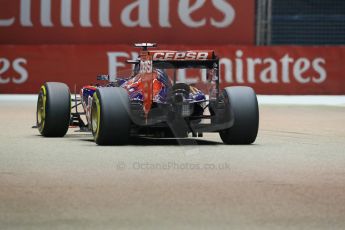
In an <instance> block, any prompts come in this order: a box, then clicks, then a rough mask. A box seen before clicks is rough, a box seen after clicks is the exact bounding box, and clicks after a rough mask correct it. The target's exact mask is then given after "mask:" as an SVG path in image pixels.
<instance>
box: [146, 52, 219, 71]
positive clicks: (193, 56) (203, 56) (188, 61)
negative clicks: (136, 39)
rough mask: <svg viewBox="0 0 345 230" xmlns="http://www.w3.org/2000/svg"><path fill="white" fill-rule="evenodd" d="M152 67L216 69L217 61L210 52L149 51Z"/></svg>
mask: <svg viewBox="0 0 345 230" xmlns="http://www.w3.org/2000/svg"><path fill="white" fill-rule="evenodd" d="M148 55H149V56H150V57H151V60H152V64H153V67H155V68H160V69H175V68H176V69H179V68H201V69H212V68H218V65H219V59H218V58H217V56H216V55H215V53H214V51H212V50H192V51H166V50H155V51H149V52H148Z"/></svg>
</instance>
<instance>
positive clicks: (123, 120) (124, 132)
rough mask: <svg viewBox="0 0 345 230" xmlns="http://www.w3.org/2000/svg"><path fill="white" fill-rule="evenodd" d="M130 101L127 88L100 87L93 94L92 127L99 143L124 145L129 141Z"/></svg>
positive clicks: (95, 138)
mask: <svg viewBox="0 0 345 230" xmlns="http://www.w3.org/2000/svg"><path fill="white" fill-rule="evenodd" d="M129 111H130V103H129V98H128V94H127V92H126V90H125V89H123V88H119V87H104V88H98V89H97V90H96V92H95V93H94V95H93V100H92V108H91V127H92V134H93V136H94V140H95V142H96V143H97V144H98V145H123V144H126V143H128V141H129V136H130V127H131V119H130V116H129Z"/></svg>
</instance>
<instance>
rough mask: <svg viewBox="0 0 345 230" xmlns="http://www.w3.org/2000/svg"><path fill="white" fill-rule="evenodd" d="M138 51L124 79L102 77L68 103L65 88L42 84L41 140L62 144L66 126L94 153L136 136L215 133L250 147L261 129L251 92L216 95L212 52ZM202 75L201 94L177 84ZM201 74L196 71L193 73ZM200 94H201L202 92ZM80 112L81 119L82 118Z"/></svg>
mask: <svg viewBox="0 0 345 230" xmlns="http://www.w3.org/2000/svg"><path fill="white" fill-rule="evenodd" d="M135 46H136V47H139V48H142V51H141V52H140V54H139V57H138V58H137V59H136V60H129V61H128V63H131V64H132V65H133V70H132V74H131V76H129V77H127V78H120V77H116V78H114V79H112V77H111V76H109V75H99V76H97V80H99V81H103V82H104V81H105V82H106V83H104V84H92V85H87V86H84V87H83V88H82V89H81V92H80V97H78V96H77V95H75V96H74V97H71V93H70V90H69V88H68V86H67V85H66V84H64V83H58V82H47V83H45V84H44V85H43V86H42V87H41V90H40V92H39V95H38V102H37V113H36V115H37V127H38V130H39V132H40V133H41V134H42V135H43V136H45V137H63V136H64V135H65V134H66V133H67V130H68V128H69V127H70V126H77V127H80V129H81V130H86V131H91V132H92V134H93V137H94V140H95V142H96V143H97V144H98V145H121V144H126V143H128V141H129V139H130V138H131V137H133V136H151V137H152V136H153V137H170V138H171V137H176V138H185V137H188V134H189V133H191V134H192V136H193V137H202V135H203V133H204V132H219V134H220V137H221V139H222V140H223V142H224V143H225V144H251V143H253V142H254V141H255V139H256V136H257V133H258V126H259V110H258V103H257V98H256V94H255V92H254V90H253V89H252V88H249V87H243V86H235V87H226V88H225V89H223V90H222V91H221V90H220V88H219V81H220V80H219V75H220V68H219V59H218V57H217V56H216V55H215V52H214V51H211V50H196V51H168V50H151V49H150V50H149V49H148V48H153V47H156V44H154V43H142V44H135ZM186 69H192V70H195V69H197V71H200V70H201V71H203V73H204V81H203V83H204V84H205V85H206V86H200V87H198V85H200V84H198V82H197V83H195V82H194V83H193V84H187V82H180V81H178V79H177V71H179V70H186ZM198 69H199V70H198ZM200 88H202V89H200ZM78 107H82V108H83V111H82V112H79V111H78Z"/></svg>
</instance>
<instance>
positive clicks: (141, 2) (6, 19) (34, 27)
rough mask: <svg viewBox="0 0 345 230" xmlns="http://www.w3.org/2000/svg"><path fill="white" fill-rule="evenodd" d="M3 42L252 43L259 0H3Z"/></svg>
mask: <svg viewBox="0 0 345 230" xmlns="http://www.w3.org/2000/svg"><path fill="white" fill-rule="evenodd" d="M0 34H1V36H0V44H132V43H135V42H147V41H151V42H158V43H162V44H241V45H242V44H246V45H248V44H254V40H255V0H245V1H243V0H0Z"/></svg>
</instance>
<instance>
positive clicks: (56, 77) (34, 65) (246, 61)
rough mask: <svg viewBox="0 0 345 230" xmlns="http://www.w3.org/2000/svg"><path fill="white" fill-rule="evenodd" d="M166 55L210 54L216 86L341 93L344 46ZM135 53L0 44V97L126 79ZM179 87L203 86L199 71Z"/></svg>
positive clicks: (344, 88)
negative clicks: (54, 85)
mask: <svg viewBox="0 0 345 230" xmlns="http://www.w3.org/2000/svg"><path fill="white" fill-rule="evenodd" d="M159 48H160V49H168V50H194V49H195V50H200V49H214V50H215V52H216V55H218V57H219V58H220V69H221V77H220V84H221V87H222V88H223V87H226V86H232V85H246V86H251V87H253V88H254V89H255V90H256V92H257V93H258V94H299V95H303V94H333V95H336V94H345V77H344V72H345V66H344V62H343V60H345V47H344V46H333V47H332V46H325V47H300V46H272V47H254V46H213V47H210V46H175V45H173V46H172V45H160V46H159ZM138 51H139V50H138V49H136V48H134V47H132V46H127V45H15V46H14V45H0V93H2V94H7V93H10V94H12V93H22V94H24V93H25V94H27V93H28V94H32V93H37V92H38V91H39V88H40V86H41V85H42V84H43V83H44V82H47V81H59V82H65V83H67V84H68V85H69V87H70V88H71V91H72V92H73V89H74V87H75V86H77V88H78V89H79V88H80V87H82V86H83V85H88V84H90V83H94V82H96V76H97V75H98V74H110V75H112V76H120V77H129V76H130V74H131V68H132V66H131V65H130V64H126V60H127V59H134V58H136V57H137V55H138ZM177 79H178V81H181V82H187V83H190V84H198V83H201V82H206V76H205V73H204V72H203V71H202V70H200V71H194V72H188V71H185V70H181V71H178V73H177Z"/></svg>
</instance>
